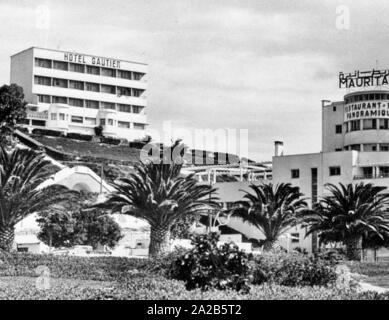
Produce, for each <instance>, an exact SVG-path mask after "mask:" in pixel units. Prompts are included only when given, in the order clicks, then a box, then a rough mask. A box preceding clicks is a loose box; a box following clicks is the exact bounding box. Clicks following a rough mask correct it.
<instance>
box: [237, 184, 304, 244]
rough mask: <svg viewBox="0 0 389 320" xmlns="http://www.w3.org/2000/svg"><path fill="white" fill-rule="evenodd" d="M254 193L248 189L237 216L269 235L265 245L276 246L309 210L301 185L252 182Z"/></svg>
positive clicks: (240, 203)
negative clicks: (284, 234) (300, 215)
mask: <svg viewBox="0 0 389 320" xmlns="http://www.w3.org/2000/svg"><path fill="white" fill-rule="evenodd" d="M250 188H251V190H252V191H254V194H252V193H250V192H247V191H245V195H244V196H243V198H244V199H245V200H242V201H237V202H236V203H235V204H234V207H233V209H232V210H233V216H237V217H240V218H241V219H243V221H245V222H247V223H249V224H251V225H253V226H255V227H257V228H258V229H259V230H260V231H261V232H262V233H263V235H264V236H265V240H264V241H263V248H264V250H266V251H269V250H271V249H272V248H273V246H274V244H275V242H276V241H277V240H278V238H279V237H280V235H282V234H283V233H284V232H285V231H286V230H288V229H289V228H291V227H293V226H295V225H296V224H297V223H298V216H299V214H301V212H303V211H304V210H307V208H308V207H307V203H306V202H305V200H304V199H302V198H301V197H302V193H300V189H299V188H298V187H292V185H291V184H289V183H287V184H285V183H281V184H279V185H276V186H275V187H273V184H271V183H269V184H263V185H259V186H257V185H254V184H252V185H250Z"/></svg>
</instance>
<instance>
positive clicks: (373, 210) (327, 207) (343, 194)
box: [303, 183, 389, 260]
mask: <svg viewBox="0 0 389 320" xmlns="http://www.w3.org/2000/svg"><path fill="white" fill-rule="evenodd" d="M327 189H328V191H329V195H327V196H325V197H324V198H323V199H322V200H321V201H320V202H319V204H318V205H317V206H316V207H315V209H314V211H312V212H310V213H308V214H305V215H303V218H304V220H305V222H306V223H307V224H308V225H309V229H308V233H307V234H311V233H313V232H318V236H319V238H320V241H321V242H322V243H329V242H343V243H344V244H345V245H346V248H347V256H348V258H349V259H350V260H360V259H361V250H362V239H363V237H365V238H366V237H367V236H370V237H371V236H373V235H376V236H378V237H379V238H383V233H385V232H388V231H389V214H388V211H387V205H388V203H389V194H385V193H383V191H384V190H385V189H386V187H378V186H374V185H372V184H370V183H369V184H363V183H360V184H357V185H355V186H353V185H352V184H348V185H347V186H346V185H343V184H339V187H338V186H335V185H333V184H327Z"/></svg>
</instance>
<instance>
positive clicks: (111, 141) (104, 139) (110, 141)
mask: <svg viewBox="0 0 389 320" xmlns="http://www.w3.org/2000/svg"><path fill="white" fill-rule="evenodd" d="M120 141H121V140H120V139H115V138H112V137H101V143H106V144H113V145H119V144H120Z"/></svg>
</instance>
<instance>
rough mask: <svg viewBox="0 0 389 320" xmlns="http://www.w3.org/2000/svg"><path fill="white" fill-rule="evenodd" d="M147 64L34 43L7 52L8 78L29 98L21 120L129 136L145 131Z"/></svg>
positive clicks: (39, 125) (140, 135)
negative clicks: (25, 117) (49, 47)
mask: <svg viewBox="0 0 389 320" xmlns="http://www.w3.org/2000/svg"><path fill="white" fill-rule="evenodd" d="M146 74H147V65H146V64H144V63H138V62H130V61H125V60H118V59H112V58H104V57H100V56H94V55H87V54H80V53H75V52H67V51H59V50H49V49H42V48H37V47H32V48H29V49H26V50H24V51H21V52H19V53H16V54H14V55H13V56H11V83H16V84H18V85H20V86H21V87H23V89H24V94H25V100H26V101H27V102H28V112H27V119H26V121H25V123H23V125H24V126H26V127H27V128H28V129H29V130H32V129H34V128H40V129H43V128H44V129H50V130H55V131H61V132H63V133H64V134H67V133H68V132H76V133H81V134H89V135H93V134H94V133H95V131H94V128H95V127H96V126H99V125H101V126H102V128H103V132H102V133H103V135H104V136H110V137H116V138H125V139H127V140H129V141H131V140H134V139H140V138H143V137H144V136H145V129H146V125H147V119H146V112H145V110H146V106H147V102H146V94H145V91H146Z"/></svg>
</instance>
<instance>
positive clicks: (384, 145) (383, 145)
mask: <svg viewBox="0 0 389 320" xmlns="http://www.w3.org/2000/svg"><path fill="white" fill-rule="evenodd" d="M380 151H389V143H381V144H380Z"/></svg>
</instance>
